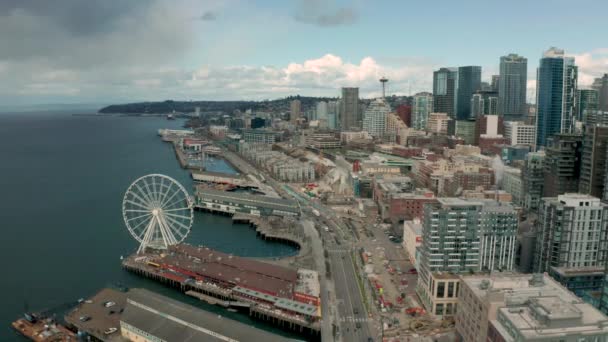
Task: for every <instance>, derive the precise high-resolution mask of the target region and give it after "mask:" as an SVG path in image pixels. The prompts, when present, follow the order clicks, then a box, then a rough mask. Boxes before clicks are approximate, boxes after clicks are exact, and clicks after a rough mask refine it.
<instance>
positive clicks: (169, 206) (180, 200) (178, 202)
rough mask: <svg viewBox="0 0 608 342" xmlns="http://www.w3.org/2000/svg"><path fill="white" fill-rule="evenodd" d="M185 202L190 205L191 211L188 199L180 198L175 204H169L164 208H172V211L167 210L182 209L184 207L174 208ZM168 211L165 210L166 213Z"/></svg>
mask: <svg viewBox="0 0 608 342" xmlns="http://www.w3.org/2000/svg"><path fill="white" fill-rule="evenodd" d="M184 201H186V203H187V204H188V209H190V203H189V201H188V198H180V199H179V200H177V201H175V202H173V203H171V204H169V205H167V206H164V207H163V208H170V209H167V210H171V209H181V208H183V207H181V208H173V207H174V206H176V205H178V204H180V203H181V202H184ZM167 210H165V211H167Z"/></svg>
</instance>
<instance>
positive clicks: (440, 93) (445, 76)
mask: <svg viewBox="0 0 608 342" xmlns="http://www.w3.org/2000/svg"><path fill="white" fill-rule="evenodd" d="M457 82H458V69H456V68H441V69H439V70H437V71H435V72H433V111H435V112H437V113H446V114H447V115H448V116H449V117H450V118H455V116H456V87H457V86H458V83H457Z"/></svg>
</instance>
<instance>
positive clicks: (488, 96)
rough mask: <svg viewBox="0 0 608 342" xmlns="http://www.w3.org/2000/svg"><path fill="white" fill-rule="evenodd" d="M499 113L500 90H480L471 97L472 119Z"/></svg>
mask: <svg viewBox="0 0 608 342" xmlns="http://www.w3.org/2000/svg"><path fill="white" fill-rule="evenodd" d="M496 114H498V92H495V91H487V90H479V91H476V92H475V93H474V94H473V96H472V97H471V115H470V117H471V118H472V119H476V118H479V117H481V116H482V115H496Z"/></svg>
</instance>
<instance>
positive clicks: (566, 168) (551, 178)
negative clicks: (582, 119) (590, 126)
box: [543, 134, 583, 197]
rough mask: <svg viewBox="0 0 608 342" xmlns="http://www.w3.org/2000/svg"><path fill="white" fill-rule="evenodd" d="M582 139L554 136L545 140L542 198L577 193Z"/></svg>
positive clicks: (568, 135) (567, 135)
mask: <svg viewBox="0 0 608 342" xmlns="http://www.w3.org/2000/svg"><path fill="white" fill-rule="evenodd" d="M582 145H583V137H582V136H581V135H578V134H556V135H554V136H551V137H550V138H549V139H547V147H546V149H545V163H544V164H545V175H544V185H543V196H544V197H555V196H558V195H561V194H565V193H567V192H578V182H579V179H580V171H581V153H582Z"/></svg>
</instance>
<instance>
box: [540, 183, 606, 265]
mask: <svg viewBox="0 0 608 342" xmlns="http://www.w3.org/2000/svg"><path fill="white" fill-rule="evenodd" d="M607 230H608V206H607V205H606V204H603V203H601V202H600V199H599V198H597V197H593V196H589V195H584V194H577V193H569V194H563V195H559V196H557V197H545V198H543V199H542V200H541V204H540V208H539V216H538V222H537V226H536V233H537V236H538V239H537V242H536V252H535V258H534V271H535V272H548V271H549V269H550V268H551V267H567V268H575V267H578V268H581V267H592V266H605V264H606V250H607V247H608V246H607V244H608V242H607V241H606V233H607Z"/></svg>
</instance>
